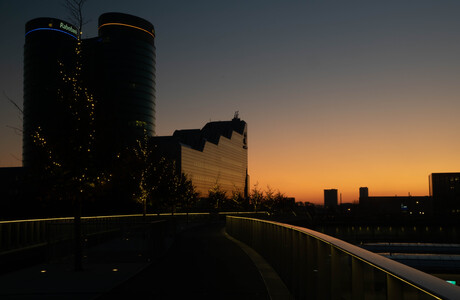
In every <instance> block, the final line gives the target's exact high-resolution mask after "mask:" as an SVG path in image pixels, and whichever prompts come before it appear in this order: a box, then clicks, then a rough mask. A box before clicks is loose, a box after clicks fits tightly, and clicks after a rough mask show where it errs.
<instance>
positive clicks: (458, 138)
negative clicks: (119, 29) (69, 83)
mask: <svg viewBox="0 0 460 300" xmlns="http://www.w3.org/2000/svg"><path fill="white" fill-rule="evenodd" d="M62 3H63V1H52V0H49V1H48V0H41V1H32V0H30V1H21V0H15V1H13V0H3V1H1V2H0V33H1V36H2V45H1V47H0V66H1V68H0V89H1V91H2V95H0V167H7V166H20V165H21V156H22V153H21V151H22V150H21V148H22V137H21V133H20V132H17V131H15V130H14V129H12V128H11V127H19V128H20V127H21V126H22V121H21V120H20V114H19V113H18V112H17V110H16V109H15V107H14V106H13V105H12V104H10V103H9V102H8V100H7V98H6V97H5V96H4V95H3V93H5V94H6V95H7V96H8V97H10V98H12V99H14V100H15V101H16V102H17V103H18V104H19V105H21V106H22V74H23V70H22V69H23V45H24V25H25V23H26V22H27V21H28V20H30V19H33V18H36V17H55V18H60V19H64V20H65V19H67V16H68V13H67V12H66V11H65V9H64V8H63V6H62ZM110 11H116V12H123V13H129V14H134V15H137V16H140V17H142V18H145V19H147V20H148V21H150V22H151V23H153V24H154V26H155V29H156V39H155V40H156V42H155V43H156V48H157V49H156V54H157V73H156V76H157V80H156V86H157V95H156V97H157V104H156V105H157V106H156V126H157V135H171V134H172V133H173V132H174V130H175V129H189V128H201V127H202V126H204V125H205V124H206V122H209V121H210V120H211V121H219V120H230V119H231V118H232V117H233V114H234V112H235V111H239V114H240V117H241V119H243V120H245V121H246V122H247V123H248V129H249V131H248V141H249V173H250V176H251V184H255V183H258V184H259V187H260V188H262V189H265V188H266V186H267V185H270V186H271V187H272V188H273V189H275V190H276V189H279V190H280V191H281V192H283V193H285V194H286V195H288V196H292V197H295V198H296V200H297V201H310V202H317V203H319V202H322V201H323V190H324V189H329V188H336V189H338V190H339V193H342V196H343V201H344V202H352V201H354V200H357V199H358V189H359V187H361V186H367V187H368V188H369V194H370V195H371V196H378V195H407V194H408V193H409V192H410V193H411V195H420V196H423V195H428V175H429V174H430V173H433V172H459V171H460V121H459V119H460V17H459V16H460V1H454V0H431V1H427V0H417V1H407V0H394V1H389V0H385V1H383V0H382V1H372V0H362V1H348V0H346V1H345V0H335V1H328V0H325V1H324V0H321V1H320V0H316V1H312V0H305V1H275V0H260V1H259V0H257V1H253V0H241V1H240V0H232V1H230V0H228V1H219V0H194V1H190V0H158V1H151V0H145V1H137V0H132V1H126V0H123V1H118V0H116V1H105V0H104V1H102V0H88V3H87V5H86V7H85V9H84V14H85V16H86V18H87V20H88V21H89V22H88V23H87V24H86V25H85V27H84V28H83V36H84V37H94V36H96V35H97V19H98V16H99V15H100V14H102V13H104V12H110Z"/></svg>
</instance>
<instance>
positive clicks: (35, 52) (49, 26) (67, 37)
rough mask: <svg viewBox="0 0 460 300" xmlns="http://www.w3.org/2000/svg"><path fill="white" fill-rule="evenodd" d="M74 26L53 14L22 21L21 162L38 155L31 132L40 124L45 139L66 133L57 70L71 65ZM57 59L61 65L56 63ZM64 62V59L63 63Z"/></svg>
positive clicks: (59, 137)
mask: <svg viewBox="0 0 460 300" xmlns="http://www.w3.org/2000/svg"><path fill="white" fill-rule="evenodd" d="M76 41H77V38H76V29H75V27H74V26H72V25H71V24H69V23H67V22H64V21H62V20H59V19H54V18H37V19H33V20H30V21H29V22H27V24H26V36H25V44H24V109H23V111H24V115H23V130H24V133H23V164H24V166H25V167H28V166H30V165H31V164H32V163H34V162H36V161H37V160H39V159H40V157H39V156H38V152H37V151H36V147H37V146H36V145H35V144H34V142H33V138H32V135H33V134H34V133H35V132H36V131H37V130H38V127H40V128H41V130H42V131H43V132H46V137H47V142H48V143H52V144H57V143H58V142H59V141H61V140H63V139H64V138H65V135H66V120H67V117H66V116H65V115H64V114H63V112H64V111H66V109H65V108H63V107H62V105H63V103H62V101H58V90H59V89H60V88H62V87H63V81H62V80H61V78H60V76H58V74H59V72H60V71H62V68H66V67H71V66H70V64H71V62H72V59H73V56H74V53H75V52H74V47H75V45H76ZM59 62H62V63H63V66H59ZM64 62H65V63H64Z"/></svg>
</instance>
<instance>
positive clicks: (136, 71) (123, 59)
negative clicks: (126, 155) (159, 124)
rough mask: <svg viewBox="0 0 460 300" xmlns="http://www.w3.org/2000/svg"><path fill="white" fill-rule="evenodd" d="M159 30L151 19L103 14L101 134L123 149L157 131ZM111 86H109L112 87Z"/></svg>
mask: <svg viewBox="0 0 460 300" xmlns="http://www.w3.org/2000/svg"><path fill="white" fill-rule="evenodd" d="M154 37H155V31H154V28H153V25H152V24H151V23H149V22H148V21H146V20H144V19H141V18H138V17H135V16H131V15H127V14H122V13H106V14H103V15H101V16H100V17H99V40H98V41H99V44H98V48H99V49H98V59H97V63H98V64H99V67H98V70H100V71H99V79H98V80H99V81H100V82H99V84H98V85H99V86H101V87H103V89H101V90H100V91H99V97H100V99H99V111H98V113H99V115H98V117H99V119H100V120H101V122H102V124H101V135H102V137H101V138H103V139H105V140H106V144H107V145H110V147H114V148H120V147H123V146H124V145H128V144H131V143H132V142H133V141H135V140H136V139H137V138H139V137H142V136H143V134H144V129H145V130H146V131H147V134H148V135H150V136H152V135H154V134H155V45H154ZM108 87H109V88H108Z"/></svg>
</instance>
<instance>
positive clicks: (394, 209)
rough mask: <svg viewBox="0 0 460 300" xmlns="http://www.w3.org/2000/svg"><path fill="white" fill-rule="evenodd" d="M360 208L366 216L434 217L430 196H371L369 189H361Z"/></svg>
mask: <svg viewBox="0 0 460 300" xmlns="http://www.w3.org/2000/svg"><path fill="white" fill-rule="evenodd" d="M359 196H360V197H359V208H360V211H361V212H362V213H364V214H366V215H371V216H372V215H374V216H376V215H378V216H412V217H428V216H431V215H432V211H433V206H432V199H431V197H429V196H411V195H408V196H369V190H368V188H367V187H361V188H359Z"/></svg>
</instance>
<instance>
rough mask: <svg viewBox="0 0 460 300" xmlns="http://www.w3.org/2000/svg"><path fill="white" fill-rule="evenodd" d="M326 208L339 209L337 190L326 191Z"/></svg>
mask: <svg viewBox="0 0 460 300" xmlns="http://www.w3.org/2000/svg"><path fill="white" fill-rule="evenodd" d="M324 208H337V189H328V190H324Z"/></svg>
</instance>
